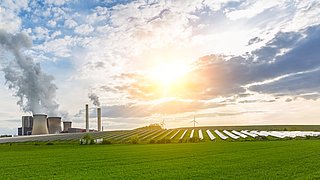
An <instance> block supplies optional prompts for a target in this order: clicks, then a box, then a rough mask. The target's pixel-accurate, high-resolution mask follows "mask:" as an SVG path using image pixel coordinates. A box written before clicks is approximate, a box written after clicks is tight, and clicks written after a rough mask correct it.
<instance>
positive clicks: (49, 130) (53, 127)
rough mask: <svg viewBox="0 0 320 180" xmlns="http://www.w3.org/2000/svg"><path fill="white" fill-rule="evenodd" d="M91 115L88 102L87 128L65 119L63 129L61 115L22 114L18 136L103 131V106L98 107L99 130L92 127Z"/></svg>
mask: <svg viewBox="0 0 320 180" xmlns="http://www.w3.org/2000/svg"><path fill="white" fill-rule="evenodd" d="M89 117H90V116H89V105H88V104H86V105H85V129H82V128H73V127H72V122H71V121H64V122H63V130H62V127H61V122H62V120H61V117H47V115H46V114H34V115H33V116H22V127H19V128H18V136H26V135H40V134H59V133H80V132H93V131H98V132H100V131H102V129H101V128H102V123H101V108H100V107H98V108H97V130H92V129H90V126H89Z"/></svg>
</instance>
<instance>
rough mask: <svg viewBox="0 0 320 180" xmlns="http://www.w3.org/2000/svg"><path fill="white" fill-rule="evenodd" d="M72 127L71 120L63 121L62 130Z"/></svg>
mask: <svg viewBox="0 0 320 180" xmlns="http://www.w3.org/2000/svg"><path fill="white" fill-rule="evenodd" d="M71 127H72V122H70V121H65V122H63V131H64V132H67V131H68V129H69V128H71Z"/></svg>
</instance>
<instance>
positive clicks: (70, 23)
mask: <svg viewBox="0 0 320 180" xmlns="http://www.w3.org/2000/svg"><path fill="white" fill-rule="evenodd" d="M64 25H65V26H66V27H68V28H74V27H76V26H78V23H77V22H76V21H74V20H72V19H67V20H66V21H65V22H64Z"/></svg>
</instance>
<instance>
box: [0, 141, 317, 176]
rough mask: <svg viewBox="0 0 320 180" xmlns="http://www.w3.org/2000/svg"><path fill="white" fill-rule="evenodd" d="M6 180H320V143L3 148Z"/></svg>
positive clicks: (31, 145) (30, 145) (0, 165)
mask: <svg viewBox="0 0 320 180" xmlns="http://www.w3.org/2000/svg"><path fill="white" fill-rule="evenodd" d="M0 157H1V163H0V175H1V179H189V178H192V179H319V178H320V169H319V167H320V140H287V141H243V142H237V141H235V142H229V141H215V142H211V141H206V142H202V143H172V144H136V145H133V144H112V145H79V144H78V143H63V142H60V143H53V145H46V144H45V143H39V144H36V145H35V144H34V143H16V144H11V145H10V144H1V145H0Z"/></svg>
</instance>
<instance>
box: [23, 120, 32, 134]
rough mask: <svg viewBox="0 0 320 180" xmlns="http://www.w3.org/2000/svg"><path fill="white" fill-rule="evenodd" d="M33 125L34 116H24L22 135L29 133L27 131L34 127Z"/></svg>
mask: <svg viewBox="0 0 320 180" xmlns="http://www.w3.org/2000/svg"><path fill="white" fill-rule="evenodd" d="M32 125H33V118H32V116H22V128H21V130H22V133H21V135H22V136H24V135H27V134H28V132H26V131H27V130H28V129H30V128H32Z"/></svg>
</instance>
